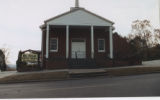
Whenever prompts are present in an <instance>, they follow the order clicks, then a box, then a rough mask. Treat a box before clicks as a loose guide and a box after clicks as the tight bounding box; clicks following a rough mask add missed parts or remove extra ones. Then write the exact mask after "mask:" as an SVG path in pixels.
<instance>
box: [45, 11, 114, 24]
mask: <svg viewBox="0 0 160 100" xmlns="http://www.w3.org/2000/svg"><path fill="white" fill-rule="evenodd" d="M45 23H46V24H48V25H95V26H112V25H113V24H114V23H113V22H112V21H109V20H107V19H105V18H103V17H101V16H98V15H96V14H94V13H92V12H89V11H87V10H85V9H76V10H72V11H69V12H66V13H64V14H61V15H59V16H56V17H54V18H51V19H49V20H47V21H45Z"/></svg>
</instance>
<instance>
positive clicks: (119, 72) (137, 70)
mask: <svg viewBox="0 0 160 100" xmlns="http://www.w3.org/2000/svg"><path fill="white" fill-rule="evenodd" d="M106 72H107V75H109V76H126V75H137V74H150V73H158V72H160V67H130V68H118V69H107V70H106Z"/></svg>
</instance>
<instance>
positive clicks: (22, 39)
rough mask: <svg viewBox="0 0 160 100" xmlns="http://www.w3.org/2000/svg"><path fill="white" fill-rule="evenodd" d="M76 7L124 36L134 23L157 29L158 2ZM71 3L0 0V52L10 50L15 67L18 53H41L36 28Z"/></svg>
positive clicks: (91, 2)
mask: <svg viewBox="0 0 160 100" xmlns="http://www.w3.org/2000/svg"><path fill="white" fill-rule="evenodd" d="M79 1H80V6H81V7H83V8H85V9H87V10H89V11H91V12H93V13H96V14H98V15H100V16H102V17H104V18H107V19H109V20H111V21H113V22H115V25H114V26H115V28H116V30H115V31H116V32H118V33H119V34H121V35H122V36H126V35H128V34H129V33H130V32H131V24H132V22H133V21H134V20H137V19H139V20H144V19H148V20H150V21H151V23H152V25H153V26H154V27H158V26H159V16H158V15H159V11H158V0H79ZM74 4H75V0H0V48H4V47H5V48H8V49H9V50H10V57H9V61H10V63H11V64H15V63H16V60H17V56H18V52H19V51H20V50H27V49H33V50H41V38H42V37H41V35H42V33H41V30H40V28H39V26H40V25H42V24H43V23H44V20H46V19H49V18H51V17H54V16H56V15H59V14H61V13H64V12H66V11H68V10H70V7H74Z"/></svg>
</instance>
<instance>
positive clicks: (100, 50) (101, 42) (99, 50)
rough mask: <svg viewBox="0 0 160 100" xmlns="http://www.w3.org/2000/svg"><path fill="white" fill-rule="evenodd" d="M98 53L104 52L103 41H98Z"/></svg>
mask: <svg viewBox="0 0 160 100" xmlns="http://www.w3.org/2000/svg"><path fill="white" fill-rule="evenodd" d="M98 52H105V40H104V39H98Z"/></svg>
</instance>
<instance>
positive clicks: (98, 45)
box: [98, 39, 106, 52]
mask: <svg viewBox="0 0 160 100" xmlns="http://www.w3.org/2000/svg"><path fill="white" fill-rule="evenodd" d="M99 40H103V41H104V50H99ZM98 52H106V43H105V39H98Z"/></svg>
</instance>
